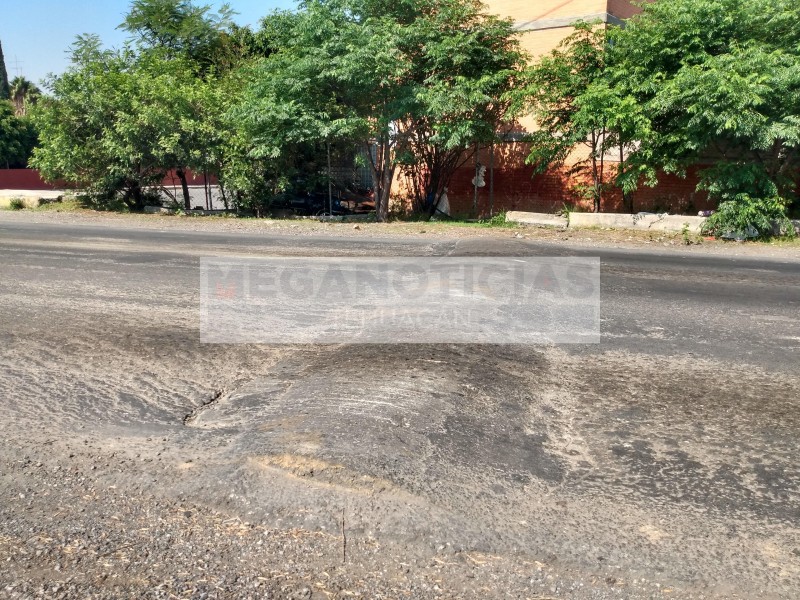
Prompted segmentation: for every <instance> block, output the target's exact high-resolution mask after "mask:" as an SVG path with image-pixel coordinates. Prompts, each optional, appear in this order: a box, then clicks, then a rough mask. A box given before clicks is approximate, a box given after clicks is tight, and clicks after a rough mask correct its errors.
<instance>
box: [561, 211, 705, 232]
mask: <svg viewBox="0 0 800 600" xmlns="http://www.w3.org/2000/svg"><path fill="white" fill-rule="evenodd" d="M704 222H705V217H689V216H683V215H666V214H661V215H659V214H636V215H625V214H617V213H577V212H574V213H570V215H569V226H570V227H608V228H610V229H636V230H639V231H677V232H680V231H683V228H684V227H686V226H688V230H689V231H690V232H691V233H700V229H701V228H702V226H703V223H704Z"/></svg>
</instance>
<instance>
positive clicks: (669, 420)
mask: <svg viewBox="0 0 800 600" xmlns="http://www.w3.org/2000/svg"><path fill="white" fill-rule="evenodd" d="M448 255H449V256H573V255H581V256H599V257H600V258H601V261H602V310H601V315H602V343H601V344H600V345H586V346H558V347H527V346H511V345H507V346H503V345H500V346H480V345H377V346H376V345H372V346H368V345H337V346H285V347H284V346H255V345H247V346H245V345H242V346H234V345H226V346H211V345H204V344H201V343H200V340H199V331H198V310H197V308H198V303H199V258H200V257H201V256H209V257H219V256H226V257H235V256H248V257H249V256H448ZM0 256H2V260H0V306H2V309H0V398H2V404H1V405H0V406H2V410H3V413H4V414H3V419H2V421H1V422H0V431H2V433H3V437H2V441H0V482H2V484H1V487H0V583H2V585H0V597H2V596H3V595H6V596H8V597H33V596H36V595H40V596H43V597H86V596H87V595H94V596H97V597H120V596H129V597H134V596H135V597H143V596H151V597H169V594H170V593H172V594H174V595H175V596H176V597H245V596H247V595H252V596H253V597H262V596H264V594H272V596H268V595H267V596H264V597H298V598H308V597H314V598H317V597H319V598H328V597H334V596H336V597H348V596H349V594H355V595H361V596H362V597H391V598H394V597H412V598H415V597H421V598H426V597H475V598H489V597H498V598H506V597H509V598H543V597H550V598H662V597H663V598H701V597H702V598H796V597H798V596H800V535H798V522H799V520H800V466H798V461H797V450H798V441H797V440H798V433H800V414H799V413H798V408H800V392H798V389H800V386H798V384H799V383H800V375H799V374H798V368H797V367H798V365H800V264H798V263H797V262H792V261H780V260H771V259H764V258H741V257H740V258H736V259H729V258H724V257H719V256H712V255H698V254H693V255H689V254H684V253H681V252H679V251H672V250H671V251H664V252H657V251H648V252H645V251H629V250H617V249H589V250H587V249H582V250H576V249H574V248H569V247H567V246H563V247H559V246H555V245H553V244H537V243H536V242H535V241H530V240H518V239H509V238H508V237H499V236H498V237H497V238H491V237H483V238H480V239H464V238H461V239H447V238H441V239H431V238H413V237H408V238H398V237H396V236H393V237H387V238H385V239H380V238H374V237H370V238H365V237H364V236H359V235H354V236H352V237H342V236H335V237H333V236H325V235H319V236H299V235H274V234H252V233H249V234H248V233H241V234H238V233H237V234H234V233H209V232H190V231H186V232H178V231H158V230H155V229H147V228H125V227H121V226H116V227H102V228H100V227H90V226H74V225H57V224H37V223H26V222H23V221H20V220H15V221H13V222H8V221H2V220H0ZM232 523H233V524H236V527H234V526H233V525H232ZM164 540H167V541H164ZM54 589H55V590H56V591H53V590H54ZM203 594H206V596H202V595H203Z"/></svg>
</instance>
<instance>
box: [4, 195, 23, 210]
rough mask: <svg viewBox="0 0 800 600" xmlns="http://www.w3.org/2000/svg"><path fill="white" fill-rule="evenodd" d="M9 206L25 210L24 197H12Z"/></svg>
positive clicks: (13, 208)
mask: <svg viewBox="0 0 800 600" xmlns="http://www.w3.org/2000/svg"><path fill="white" fill-rule="evenodd" d="M8 208H10V209H11V210H23V209H24V208H25V200H23V199H22V198H12V199H11V201H10V202H9V203H8Z"/></svg>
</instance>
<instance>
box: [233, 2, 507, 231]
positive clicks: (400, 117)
mask: <svg viewBox="0 0 800 600" xmlns="http://www.w3.org/2000/svg"><path fill="white" fill-rule="evenodd" d="M280 23H281V27H280V28H278V30H277V31H274V30H273V31H272V32H271V33H272V39H273V40H277V43H276V44H275V45H277V46H279V47H280V49H279V51H278V52H276V53H274V54H273V55H272V56H270V57H269V58H268V59H267V60H265V61H262V62H261V63H260V64H259V65H257V66H256V67H255V68H254V69H253V70H252V71H251V73H250V81H251V85H250V86H249V88H248V90H247V92H246V94H245V97H244V100H243V102H242V103H241V105H240V106H238V107H237V108H236V109H235V110H234V111H233V113H232V114H233V116H234V118H235V120H236V121H237V122H239V123H241V127H242V132H243V135H245V136H246V138H248V139H250V140H251V141H252V151H251V153H250V154H251V156H253V157H256V158H266V157H271V158H273V159H274V158H276V157H280V156H283V155H285V153H286V152H287V151H293V150H295V149H296V148H297V147H298V144H303V143H314V142H322V143H332V142H334V141H338V142H353V143H357V144H359V145H360V146H361V147H362V148H363V154H364V156H365V157H367V160H368V162H369V164H370V167H371V169H372V172H373V183H374V187H375V201H376V210H377V216H378V219H380V220H384V219H385V218H386V217H387V213H388V207H389V195H390V193H391V189H392V185H393V183H394V180H395V175H396V174H397V172H398V170H402V172H403V173H404V174H405V175H406V176H407V177H409V178H410V181H411V186H410V187H411V188H412V190H414V191H415V201H416V204H417V205H418V206H422V205H423V204H424V200H425V198H426V197H436V196H438V194H440V193H441V191H442V189H443V188H444V187H445V186H446V185H447V181H448V179H449V177H450V176H451V175H452V173H453V171H454V170H455V169H456V168H457V167H458V166H459V164H460V162H462V161H464V160H465V156H464V154H465V150H467V149H468V148H470V147H471V146H472V144H474V143H475V142H479V141H482V140H485V139H489V138H491V136H492V134H493V132H494V128H495V127H496V124H497V121H498V119H500V118H501V117H502V116H503V114H504V112H505V107H506V105H507V104H506V103H505V102H504V101H503V100H502V97H503V95H504V92H505V91H507V89H508V88H509V87H510V85H511V83H512V81H513V79H514V76H515V74H516V73H517V68H518V66H519V64H520V62H521V60H522V55H521V53H520V51H519V49H518V47H517V42H516V38H515V37H514V34H513V31H512V27H511V24H510V23H509V22H506V21H502V20H499V19H495V18H493V17H490V16H488V15H486V14H485V13H484V12H483V5H481V4H480V3H479V2H476V1H472V0H444V1H441V2H434V1H432V0H413V1H409V2H403V3H391V2H386V1H383V0H353V1H341V2H340V1H336V0H323V1H314V2H306V3H304V4H303V5H302V10H301V12H300V13H299V14H298V15H296V16H294V17H286V18H284V19H283V20H282V21H281V22H280Z"/></svg>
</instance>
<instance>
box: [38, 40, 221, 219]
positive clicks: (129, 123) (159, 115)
mask: <svg viewBox="0 0 800 600" xmlns="http://www.w3.org/2000/svg"><path fill="white" fill-rule="evenodd" d="M192 68H193V65H192V64H191V63H189V62H187V61H186V60H184V59H179V58H173V59H169V60H167V59H164V58H162V57H159V56H158V54H157V53H148V54H145V55H142V56H137V55H136V54H135V53H133V52H131V51H130V50H128V49H126V50H122V51H119V52H115V51H104V50H101V49H100V42H99V40H98V39H97V38H96V37H93V36H88V37H83V38H79V40H78V42H77V43H76V44H75V46H74V47H73V55H72V65H71V66H70V68H68V69H67V71H66V72H65V73H64V74H63V75H61V76H60V77H56V78H54V79H53V80H51V82H50V84H49V85H50V88H51V90H52V95H51V96H50V97H47V98H45V99H43V100H42V101H41V102H39V103H38V105H37V106H36V107H35V108H34V110H33V112H32V115H33V119H34V122H35V123H36V125H37V127H38V129H39V131H40V145H39V147H38V148H37V149H36V150H35V153H34V158H33V164H34V165H35V166H36V167H37V168H39V169H40V170H41V171H42V173H43V175H44V176H45V177H46V178H47V179H49V180H65V181H68V182H71V183H74V184H76V185H78V186H80V187H83V188H86V189H87V190H89V191H90V192H92V193H93V194H94V195H95V196H96V197H98V198H100V199H104V200H109V199H111V198H114V197H116V196H117V194H121V195H122V200H123V201H124V202H125V204H126V205H127V206H128V207H129V208H130V209H133V210H137V209H141V208H142V207H143V206H144V204H145V201H146V200H147V199H148V189H152V188H154V187H158V186H159V185H160V184H161V181H162V180H163V178H164V176H165V174H166V173H167V172H169V171H171V170H173V169H181V170H182V169H184V168H187V167H198V166H199V167H201V168H202V166H203V165H204V164H207V163H208V162H211V161H213V160H214V157H213V156H211V155H210V153H209V152H208V147H209V146H210V145H211V144H212V142H211V141H210V140H212V141H213V140H217V139H219V138H220V137H221V135H222V134H221V133H220V131H219V129H218V128H216V124H217V123H218V119H217V121H215V120H214V117H213V115H215V114H220V113H221V109H215V108H214V106H213V102H214V101H215V100H216V97H215V96H214V95H213V93H212V92H211V91H209V90H210V88H211V87H212V86H213V84H212V83H209V82H206V81H203V80H202V79H200V78H199V77H197V76H196V74H195V72H194V71H193V70H192Z"/></svg>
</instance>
